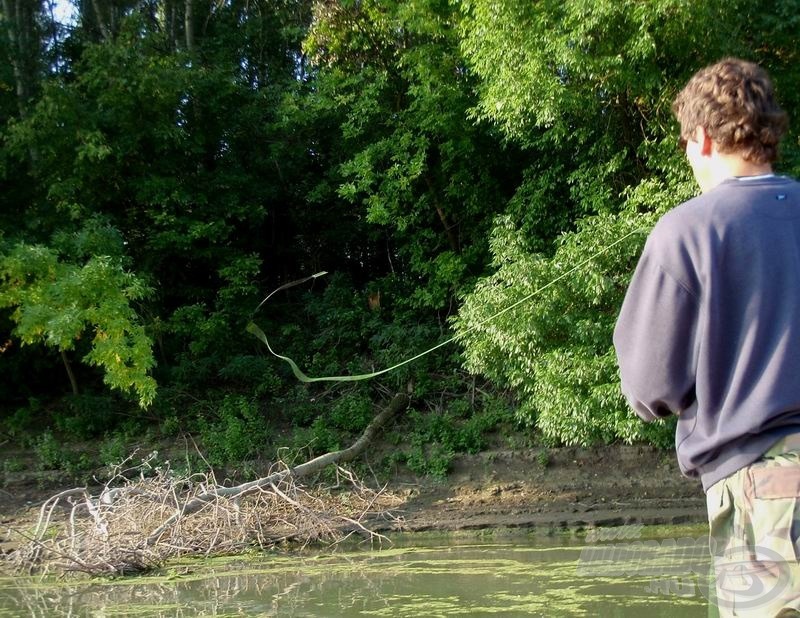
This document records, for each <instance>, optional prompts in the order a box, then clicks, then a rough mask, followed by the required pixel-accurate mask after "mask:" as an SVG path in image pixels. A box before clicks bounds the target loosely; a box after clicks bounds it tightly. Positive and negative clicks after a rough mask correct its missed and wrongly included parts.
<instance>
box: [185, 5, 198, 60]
mask: <svg viewBox="0 0 800 618" xmlns="http://www.w3.org/2000/svg"><path fill="white" fill-rule="evenodd" d="M183 27H184V30H185V34H186V51H188V52H189V54H190V55H192V56H193V55H194V51H195V42H194V4H193V2H192V0H186V1H185V9H184V14H183Z"/></svg>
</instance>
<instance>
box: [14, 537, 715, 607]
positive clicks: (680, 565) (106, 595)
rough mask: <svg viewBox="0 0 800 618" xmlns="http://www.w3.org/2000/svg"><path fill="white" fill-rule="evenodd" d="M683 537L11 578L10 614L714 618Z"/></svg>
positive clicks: (474, 545)
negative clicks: (108, 576) (96, 576)
mask: <svg viewBox="0 0 800 618" xmlns="http://www.w3.org/2000/svg"><path fill="white" fill-rule="evenodd" d="M612 536H613V535H612ZM637 536H638V535H637ZM680 536H681V535H680V533H679V534H673V536H672V538H656V539H652V538H651V539H642V538H626V539H621V538H617V539H616V540H615V539H613V538H600V539H597V538H594V539H589V541H590V542H587V541H586V540H584V541H577V540H569V539H567V540H564V539H561V540H557V539H542V538H541V537H538V538H537V537H532V536H525V535H522V534H520V535H519V536H509V537H505V538H486V539H485V540H476V539H474V538H473V539H469V540H460V541H459V540H453V539H452V538H451V539H448V540H443V539H441V538H440V539H438V540H436V539H433V538H427V539H425V538H423V539H421V538H420V537H410V538H409V537H406V538H401V539H399V540H397V541H396V542H395V543H394V544H393V545H391V546H390V547H388V548H384V549H381V550H375V549H372V550H365V549H353V550H347V551H342V550H339V551H337V552H335V553H330V552H326V553H324V554H316V555H314V554H308V553H305V554H302V555H296V554H295V555H286V554H268V555H264V554H261V555H250V556H247V557H237V558H227V559H217V560H213V561H197V560H195V561H189V562H185V563H176V564H174V565H171V566H170V567H169V568H167V569H165V570H164V571H163V572H161V573H159V574H157V576H146V577H127V578H121V579H117V580H109V581H98V580H91V581H85V580H84V581H75V580H72V581H70V580H61V581H42V580H39V579H35V578H6V579H0V617H6V616H14V617H16V616H26V617H27V616H35V617H50V616H70V617H72V616H75V617H77V616H90V617H93V618H106V617H111V616H148V617H150V616H153V617H187V618H188V617H190V616H192V617H193V616H219V617H221V616H281V617H283V616H287V617H293V616H297V617H300V616H324V617H326V618H328V617H329V618H334V617H339V616H391V617H414V618H418V617H423V616H425V617H428V616H429V617H436V616H547V617H548V618H550V617H559V616H587V617H593V616H602V617H603V618H606V617H608V618H627V617H634V616H636V617H641V616H647V618H660V617H664V618H667V617H674V616H681V617H682V618H684V617H685V618H691V617H694V616H697V617H700V616H703V617H704V616H706V615H707V612H708V610H707V601H706V598H705V595H706V592H707V589H708V588H707V585H708V584H707V579H706V575H707V573H708V564H709V561H708V558H707V557H706V552H707V549H705V541H704V540H703V539H702V538H699V537H698V535H697V533H696V530H695V534H694V535H693V536H690V535H686V534H684V535H682V538H679V537H680ZM412 543H413V544H412Z"/></svg>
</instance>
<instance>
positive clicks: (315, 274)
mask: <svg viewBox="0 0 800 618" xmlns="http://www.w3.org/2000/svg"><path fill="white" fill-rule="evenodd" d="M327 274H328V271H327V270H321V271H319V272H318V273H314V274H313V275H311V276H312V277H313V278H314V279H316V278H317V277H321V276H322V275H327Z"/></svg>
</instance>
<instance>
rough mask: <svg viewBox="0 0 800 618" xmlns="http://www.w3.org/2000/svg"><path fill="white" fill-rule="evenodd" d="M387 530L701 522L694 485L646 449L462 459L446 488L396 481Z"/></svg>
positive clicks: (665, 456)
mask: <svg viewBox="0 0 800 618" xmlns="http://www.w3.org/2000/svg"><path fill="white" fill-rule="evenodd" d="M392 488H393V489H394V490H395V491H399V492H404V495H405V496H406V498H407V499H406V501H405V503H404V504H403V505H402V506H401V507H400V508H399V509H398V510H397V514H398V515H400V516H401V517H402V520H401V521H400V522H399V523H397V524H394V525H393V526H387V527H388V528H393V529H403V530H408V531H422V530H443V531H445V530H469V529H481V528H496V527H507V528H514V527H518V528H539V529H542V530H545V531H547V530H553V529H560V528H586V527H594V526H618V525H624V524H645V525H649V524H681V523H702V522H704V521H705V520H706V511H705V496H704V494H703V490H702V487H701V486H700V483H699V482H698V481H695V480H691V479H687V478H684V477H683V476H682V475H681V474H680V472H679V471H678V466H677V463H676V461H675V456H674V454H673V453H670V452H664V451H658V450H656V449H653V448H650V447H645V446H608V447H596V448H591V449H586V448H559V449H549V450H543V449H532V450H525V451H490V452H485V453H481V454H478V455H470V456H462V457H459V458H458V459H457V460H456V461H455V465H454V469H453V471H452V473H451V474H450V476H449V477H448V478H447V480H446V481H444V482H441V483H434V482H430V481H423V482H416V483H414V482H409V483H408V484H403V483H402V482H400V481H398V482H397V483H395V485H394V486H393V487H392Z"/></svg>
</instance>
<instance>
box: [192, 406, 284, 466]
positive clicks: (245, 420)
mask: <svg viewBox="0 0 800 618" xmlns="http://www.w3.org/2000/svg"><path fill="white" fill-rule="evenodd" d="M270 435H271V431H270V427H269V424H268V423H267V420H266V419H265V418H264V416H263V414H262V412H261V411H260V410H259V408H258V404H257V403H256V402H255V401H254V400H252V399H249V398H247V397H244V396H242V395H227V396H226V397H225V398H224V399H223V400H222V401H221V402H220V404H219V406H218V407H217V413H216V419H215V420H213V421H211V422H209V421H202V422H201V423H200V438H201V441H202V443H203V445H204V447H205V449H206V454H207V457H208V459H209V461H210V462H211V463H212V464H213V465H217V466H222V465H227V464H231V463H238V462H241V461H243V460H245V459H248V458H252V457H254V456H255V455H257V454H258V453H260V452H263V451H264V449H265V447H266V446H267V445H268V444H269V439H270Z"/></svg>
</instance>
